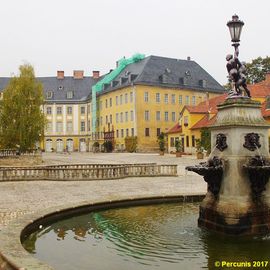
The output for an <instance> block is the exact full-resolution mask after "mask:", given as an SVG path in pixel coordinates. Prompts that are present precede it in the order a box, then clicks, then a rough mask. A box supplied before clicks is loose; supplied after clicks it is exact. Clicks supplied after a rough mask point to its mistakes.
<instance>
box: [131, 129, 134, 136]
mask: <svg viewBox="0 0 270 270" xmlns="http://www.w3.org/2000/svg"><path fill="white" fill-rule="evenodd" d="M131 136H134V128H131Z"/></svg>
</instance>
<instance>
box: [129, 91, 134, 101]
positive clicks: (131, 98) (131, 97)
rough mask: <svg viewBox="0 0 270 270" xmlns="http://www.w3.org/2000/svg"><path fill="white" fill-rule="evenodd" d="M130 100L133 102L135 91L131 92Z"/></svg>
mask: <svg viewBox="0 0 270 270" xmlns="http://www.w3.org/2000/svg"><path fill="white" fill-rule="evenodd" d="M129 100H130V102H133V92H130V96H129Z"/></svg>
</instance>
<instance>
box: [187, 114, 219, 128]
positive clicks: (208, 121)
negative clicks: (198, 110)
mask: <svg viewBox="0 0 270 270" xmlns="http://www.w3.org/2000/svg"><path fill="white" fill-rule="evenodd" d="M216 118H217V115H216V114H215V115H214V116H212V117H211V116H210V115H209V114H206V115H205V116H204V117H203V118H202V119H201V120H199V121H198V122H197V123H196V124H195V125H194V126H193V127H191V128H190V129H201V128H204V127H209V126H211V125H212V124H214V122H215V121H216Z"/></svg>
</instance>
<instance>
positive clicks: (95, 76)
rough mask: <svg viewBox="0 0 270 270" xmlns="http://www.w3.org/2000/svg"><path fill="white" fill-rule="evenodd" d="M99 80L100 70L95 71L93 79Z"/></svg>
mask: <svg viewBox="0 0 270 270" xmlns="http://www.w3.org/2000/svg"><path fill="white" fill-rule="evenodd" d="M98 78H99V70H93V79H98Z"/></svg>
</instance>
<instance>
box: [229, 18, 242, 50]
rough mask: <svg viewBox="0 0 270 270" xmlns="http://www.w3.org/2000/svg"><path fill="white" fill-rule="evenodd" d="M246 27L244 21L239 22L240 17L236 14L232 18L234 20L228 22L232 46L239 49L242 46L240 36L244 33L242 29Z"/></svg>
mask: <svg viewBox="0 0 270 270" xmlns="http://www.w3.org/2000/svg"><path fill="white" fill-rule="evenodd" d="M243 25H244V22H243V21H240V20H239V17H238V16H237V15H236V14H235V15H233V16H232V20H231V21H228V23H227V26H228V27H229V30H230V34H231V38H232V43H233V44H232V46H233V47H234V48H235V50H236V49H237V47H238V46H239V45H240V43H239V42H240V36H241V32H242V27H243Z"/></svg>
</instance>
